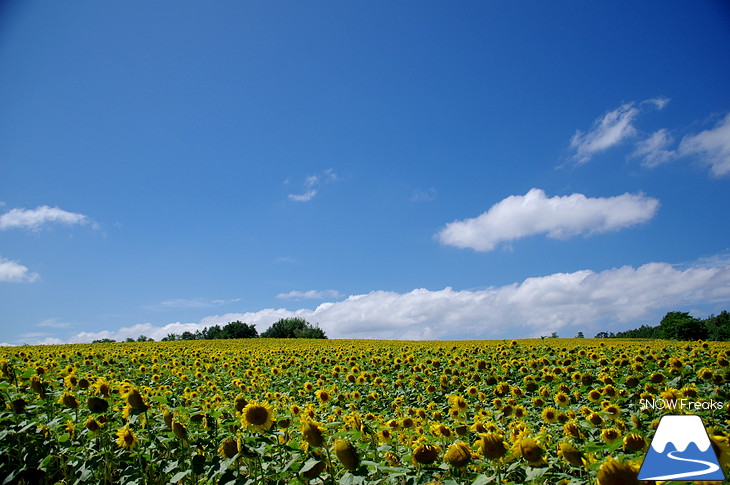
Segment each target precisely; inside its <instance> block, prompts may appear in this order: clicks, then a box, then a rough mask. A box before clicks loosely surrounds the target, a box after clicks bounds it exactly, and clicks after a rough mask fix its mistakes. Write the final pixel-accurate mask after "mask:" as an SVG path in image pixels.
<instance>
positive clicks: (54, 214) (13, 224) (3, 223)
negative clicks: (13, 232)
mask: <svg viewBox="0 0 730 485" xmlns="http://www.w3.org/2000/svg"><path fill="white" fill-rule="evenodd" d="M88 222H89V219H88V217H87V216H85V215H84V214H78V213H76V212H68V211H65V210H62V209H59V208H58V207H49V206H47V205H43V206H40V207H37V208H35V209H11V210H9V211H8V212H6V213H4V214H2V215H0V230H3V229H11V228H22V229H30V230H33V231H37V230H39V229H40V228H41V226H43V225H45V224H50V223H57V224H66V225H73V224H86V223H88Z"/></svg>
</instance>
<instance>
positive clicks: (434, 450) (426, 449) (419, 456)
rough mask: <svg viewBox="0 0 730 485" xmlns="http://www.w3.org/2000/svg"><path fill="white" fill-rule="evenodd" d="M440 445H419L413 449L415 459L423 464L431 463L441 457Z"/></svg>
mask: <svg viewBox="0 0 730 485" xmlns="http://www.w3.org/2000/svg"><path fill="white" fill-rule="evenodd" d="M440 451H441V450H440V449H439V447H438V446H433V445H419V446H417V447H416V448H415V449H414V450H413V461H415V462H416V463H418V464H421V465H430V464H431V463H433V462H434V461H436V460H437V459H438V457H439V452H440Z"/></svg>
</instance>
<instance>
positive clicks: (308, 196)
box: [289, 189, 317, 202]
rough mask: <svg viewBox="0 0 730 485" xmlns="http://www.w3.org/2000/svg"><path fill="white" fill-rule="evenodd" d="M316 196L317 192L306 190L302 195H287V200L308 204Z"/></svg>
mask: <svg viewBox="0 0 730 485" xmlns="http://www.w3.org/2000/svg"><path fill="white" fill-rule="evenodd" d="M315 195H317V191H316V190H314V189H312V190H307V191H306V192H304V193H303V194H289V200H293V201H294V202H308V201H310V200H312V199H314V196H315Z"/></svg>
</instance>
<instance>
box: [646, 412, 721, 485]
mask: <svg viewBox="0 0 730 485" xmlns="http://www.w3.org/2000/svg"><path fill="white" fill-rule="evenodd" d="M638 479H639V480H668V481H670V480H724V479H725V475H724V473H723V471H722V469H721V468H720V464H719V463H718V461H717V456H715V452H714V451H713V450H712V444H711V443H710V438H709V437H708V436H707V430H706V429H705V426H704V425H703V424H702V419H701V418H700V417H699V416H696V415H689V414H685V415H666V416H662V419H661V420H660V421H659V426H658V427H657V430H656V434H654V439H652V440H651V446H650V447H649V451H648V453H647V454H646V458H644V463H642V465H641V470H639V476H638Z"/></svg>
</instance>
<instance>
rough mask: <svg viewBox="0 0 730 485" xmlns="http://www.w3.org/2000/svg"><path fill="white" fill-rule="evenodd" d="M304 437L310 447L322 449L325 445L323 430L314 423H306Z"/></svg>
mask: <svg viewBox="0 0 730 485" xmlns="http://www.w3.org/2000/svg"><path fill="white" fill-rule="evenodd" d="M301 431H302V436H304V440H305V441H306V442H307V443H308V444H309V446H316V447H320V446H322V445H323V444H324V437H323V436H322V429H321V428H320V427H319V425H318V424H317V423H315V422H314V421H305V422H304V423H303V424H302V428H301Z"/></svg>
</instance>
